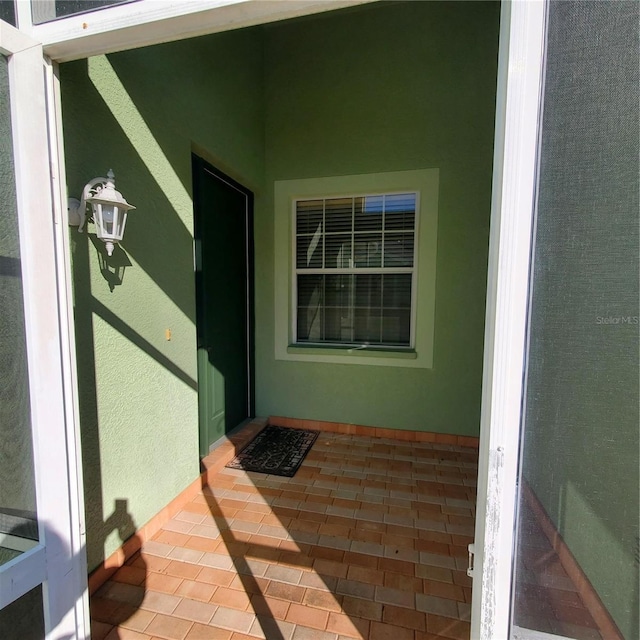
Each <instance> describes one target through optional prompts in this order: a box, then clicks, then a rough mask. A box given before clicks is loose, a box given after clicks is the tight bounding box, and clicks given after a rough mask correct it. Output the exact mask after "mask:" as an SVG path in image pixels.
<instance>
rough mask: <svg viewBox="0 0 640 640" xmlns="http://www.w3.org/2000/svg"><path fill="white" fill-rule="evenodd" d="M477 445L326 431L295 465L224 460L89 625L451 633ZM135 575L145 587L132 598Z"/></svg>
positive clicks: (176, 632)
mask: <svg viewBox="0 0 640 640" xmlns="http://www.w3.org/2000/svg"><path fill="white" fill-rule="evenodd" d="M354 429H355V428H354ZM380 433H382V432H380ZM385 434H386V432H385ZM386 435H393V434H391V433H389V434H386ZM225 446H226V445H225ZM229 446H231V445H229ZM227 448H228V447H227ZM221 449H222V448H221ZM461 456H462V457H461ZM464 456H467V457H466V458H465V457H464ZM476 456H477V454H476V453H475V452H466V451H465V450H463V449H460V450H457V449H452V448H451V447H449V446H445V445H434V444H431V443H429V442H419V443H418V442H416V443H411V444H409V443H407V442H401V441H398V440H392V439H388V438H387V439H382V440H381V439H376V438H369V437H362V436H355V435H353V436H345V435H344V434H327V433H324V434H322V436H321V438H319V439H318V440H317V441H316V444H315V445H314V448H313V450H312V451H311V453H310V455H309V456H307V458H306V459H305V461H304V463H303V465H302V467H301V468H300V470H299V471H298V473H297V474H296V477H295V478H282V477H276V476H267V475H265V474H256V473H245V472H242V471H236V470H230V469H224V468H223V469H222V470H221V471H220V472H219V473H218V474H217V476H216V477H215V478H214V479H213V482H212V485H211V487H210V488H205V489H204V491H202V492H201V493H199V494H198V495H196V496H195V497H194V498H193V500H191V501H190V502H189V503H188V504H186V505H184V507H183V509H182V510H181V511H180V512H179V513H178V514H177V516H176V517H175V518H174V519H173V520H171V521H169V522H168V523H167V524H166V525H165V526H164V528H163V530H162V531H160V532H159V533H158V534H157V535H156V536H155V538H154V540H152V541H150V542H147V543H145V545H144V551H143V553H141V554H136V555H135V556H134V557H133V558H132V559H131V560H130V561H128V563H127V566H126V567H124V568H123V569H121V570H120V571H119V572H117V573H116V574H115V576H114V578H113V580H112V581H111V582H110V583H109V584H108V585H107V586H106V587H105V588H103V589H102V590H101V591H100V592H99V594H97V595H96V596H95V597H94V598H93V602H92V613H93V614H94V619H95V621H96V622H95V624H96V625H100V626H99V627H96V628H99V629H100V633H103V634H104V633H109V634H113V631H114V630H109V629H110V625H111V624H114V623H120V622H121V623H122V624H121V628H120V629H116V630H117V631H118V632H122V633H126V634H136V633H137V634H138V636H137V637H136V640H142V638H144V640H149V639H150V638H151V637H156V638H162V639H163V640H166V639H171V640H174V638H179V639H180V640H184V639H185V638H186V640H203V639H204V638H206V639H207V640H247V639H248V638H252V639H253V640H255V639H256V638H267V639H272V638H279V639H280V638H283V639H284V640H347V639H349V640H353V639H354V638H362V639H364V638H369V639H371V640H384V639H385V638H392V639H393V640H409V639H410V640H414V635H415V640H432V638H435V637H436V636H435V634H436V633H437V632H439V631H434V629H439V630H441V631H442V633H443V634H445V635H443V636H441V637H442V638H450V639H451V640H458V635H459V634H460V633H464V632H465V630H466V631H467V634H468V622H467V621H465V620H464V618H468V615H469V611H470V605H469V602H470V586H469V582H468V579H467V578H466V574H465V573H464V569H465V564H464V562H466V546H465V545H466V543H467V540H468V539H469V535H467V533H468V529H467V528H468V527H469V526H472V525H473V508H474V505H473V500H474V492H475V488H474V486H473V484H475V483H474V482H473V481H474V478H473V472H474V469H472V468H470V467H466V466H464V465H463V464H462V461H463V460H464V461H465V462H466V461H468V462H473V461H474V460H475V457H476ZM439 465H441V466H440V467H439ZM465 482H471V483H472V484H471V485H469V486H465V484H464V483H465ZM414 524H415V527H414ZM446 527H449V528H450V530H449V531H446V530H445V529H446ZM546 579H547V580H548V581H549V582H550V583H551V582H552V581H553V580H558V579H566V578H565V577H564V576H562V575H561V574H558V572H555V573H554V572H551V573H549V572H547V574H546ZM136 585H142V586H145V588H149V591H148V593H144V592H142V594H143V595H144V600H143V602H142V604H141V605H140V603H139V602H138V605H136V601H139V600H140V599H141V594H140V592H137V591H135V589H136V588H138V589H140V588H139V587H136ZM132 589H133V591H132ZM416 595H417V596H419V598H418V600H417V601H416ZM137 606H140V607H141V608H140V609H137ZM563 607H565V608H569V609H571V608H572V607H574V609H575V605H574V603H573V602H571V601H561V600H558V607H557V608H558V610H561V609H562V608H563ZM429 611H434V612H436V613H435V614H432V613H428V612H429ZM437 612H440V613H441V614H444V615H439V614H438V613H437ZM454 612H455V615H456V616H457V618H458V620H456V619H455V618H453V617H451V618H447V616H449V615H450V616H453V615H454ZM572 612H573V613H575V611H572ZM447 619H448V620H449V623H450V625H449V626H447V624H446V623H445V622H443V620H444V621H446V620H447ZM168 620H174V621H176V622H175V623H169V622H168ZM573 620H574V621H575V622H579V621H580V618H579V615H578V614H576V615H575V616H574V618H573ZM451 623H452V624H453V626H451ZM429 625H430V626H429ZM460 625H461V626H460ZM465 625H467V626H465ZM142 631H144V634H142V635H140V634H141V632H142ZM97 633H98V632H97ZM446 634H449V635H446ZM452 634H453V635H452ZM456 634H458V635H456ZM113 637H115V635H114V636H113ZM131 637H133V636H131ZM111 640H113V638H112V639H111Z"/></svg>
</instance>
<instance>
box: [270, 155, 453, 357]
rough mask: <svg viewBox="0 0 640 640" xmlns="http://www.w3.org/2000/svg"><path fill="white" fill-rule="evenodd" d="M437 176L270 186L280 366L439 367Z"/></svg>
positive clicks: (369, 176) (399, 174) (364, 176)
mask: <svg viewBox="0 0 640 640" xmlns="http://www.w3.org/2000/svg"><path fill="white" fill-rule="evenodd" d="M439 175H440V174H439V170H438V169H436V168H432V169H414V170H409V171H388V172H382V173H361V174H353V175H342V176H328V177H320V178H300V179H294V180H278V181H276V182H275V183H274V201H273V204H274V245H273V253H274V307H273V310H274V315H273V321H274V324H273V329H274V347H275V353H274V355H275V358H276V360H288V361H296V362H316V363H318V362H323V363H331V364H355V365H363V366H381V367H405V368H421V369H431V368H432V367H433V345H434V328H435V307H436V252H437V246H438V237H437V236H438V184H439Z"/></svg>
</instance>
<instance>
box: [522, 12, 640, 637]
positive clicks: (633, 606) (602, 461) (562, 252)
mask: <svg viewBox="0 0 640 640" xmlns="http://www.w3.org/2000/svg"><path fill="white" fill-rule="evenodd" d="M638 17H639V7H638V4H637V3H600V2H598V3H592V2H563V3H554V4H553V6H552V9H551V13H550V16H549V49H548V54H547V72H546V88H545V104H544V113H545V117H544V122H543V129H542V153H541V168H540V188H539V211H538V219H537V237H536V247H537V248H536V253H535V262H534V280H533V302H532V316H531V346H530V356H529V372H528V390H527V397H528V400H527V410H526V421H525V440H524V449H523V451H524V454H523V455H524V469H523V473H524V476H525V478H526V479H527V481H528V482H529V484H530V486H531V487H532V489H533V491H534V492H535V493H536V495H537V496H538V498H539V499H540V501H541V502H542V503H543V505H544V507H545V509H546V510H547V512H548V514H549V517H550V518H551V520H552V521H553V523H554V524H555V526H556V528H557V529H558V531H559V532H560V534H561V535H562V537H563V539H564V540H565V542H566V543H567V545H568V547H569V549H570V550H571V552H572V553H573V555H574V556H575V558H576V560H577V561H578V563H579V564H580V566H581V568H582V569H583V571H584V572H585V573H586V575H587V577H588V579H589V581H590V582H591V584H592V585H593V587H594V588H595V590H596V591H597V593H598V595H599V596H600V598H601V599H602V601H603V603H604V605H605V606H606V607H607V609H608V610H609V612H610V613H611V615H612V616H613V619H614V620H615V622H616V623H617V625H618V627H619V628H620V631H621V632H622V634H623V637H624V638H625V639H626V640H637V638H638V637H640V630H639V627H638V624H639V620H640V617H639V616H640V613H639V610H638V605H639V603H640V594H639V587H640V576H639V573H638V571H639V562H640V558H639V556H638V553H639V548H638V544H639V540H640V537H639V534H640V532H639V527H640V511H639V509H640V461H639V453H640V448H639V447H640V441H639V435H640V433H639V428H638V425H639V423H640V419H639V418H640V416H639V406H640V396H639V394H640V377H639V376H640V372H639V361H638V354H639V351H640V324H639V322H640V321H639V319H638V317H639V316H640V299H639V283H638V271H639V268H640V264H639V257H640V244H639V228H638V211H639V209H640V194H639V191H638V175H639V173H640V166H639V160H638V158H639V141H640V135H639V123H640V118H639V111H638V100H637V87H638V82H639V70H638V55H639V51H638V38H637V25H638ZM603 105H607V107H606V108H603ZM543 630H546V629H543ZM553 631H554V632H557V630H555V629H554V630H553ZM560 635H567V636H572V637H573V634H572V633H570V632H569V631H567V632H566V633H560Z"/></svg>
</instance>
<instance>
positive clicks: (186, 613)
mask: <svg viewBox="0 0 640 640" xmlns="http://www.w3.org/2000/svg"><path fill="white" fill-rule="evenodd" d="M216 609H217V607H216V605H214V604H209V603H208V602H200V601H198V600H190V599H189V598H183V599H182V600H181V601H180V603H179V604H178V606H177V607H176V608H175V609H174V611H173V614H172V615H174V616H178V617H179V618H185V619H186V620H191V621H192V622H200V623H202V624H207V623H208V622H209V621H210V620H211V618H212V617H213V614H214V613H215V612H216Z"/></svg>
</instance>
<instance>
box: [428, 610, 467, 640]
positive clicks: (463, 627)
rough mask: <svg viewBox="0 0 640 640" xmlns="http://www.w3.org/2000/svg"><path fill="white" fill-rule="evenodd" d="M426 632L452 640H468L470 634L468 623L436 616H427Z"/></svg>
mask: <svg viewBox="0 0 640 640" xmlns="http://www.w3.org/2000/svg"><path fill="white" fill-rule="evenodd" d="M427 631H429V632H430V633H435V634H437V635H441V636H444V637H445V638H451V639H452V640H469V634H470V632H471V630H470V625H469V623H468V622H462V621H460V620H453V619H452V618H445V617H442V616H436V615H431V614H428V615H427Z"/></svg>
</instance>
